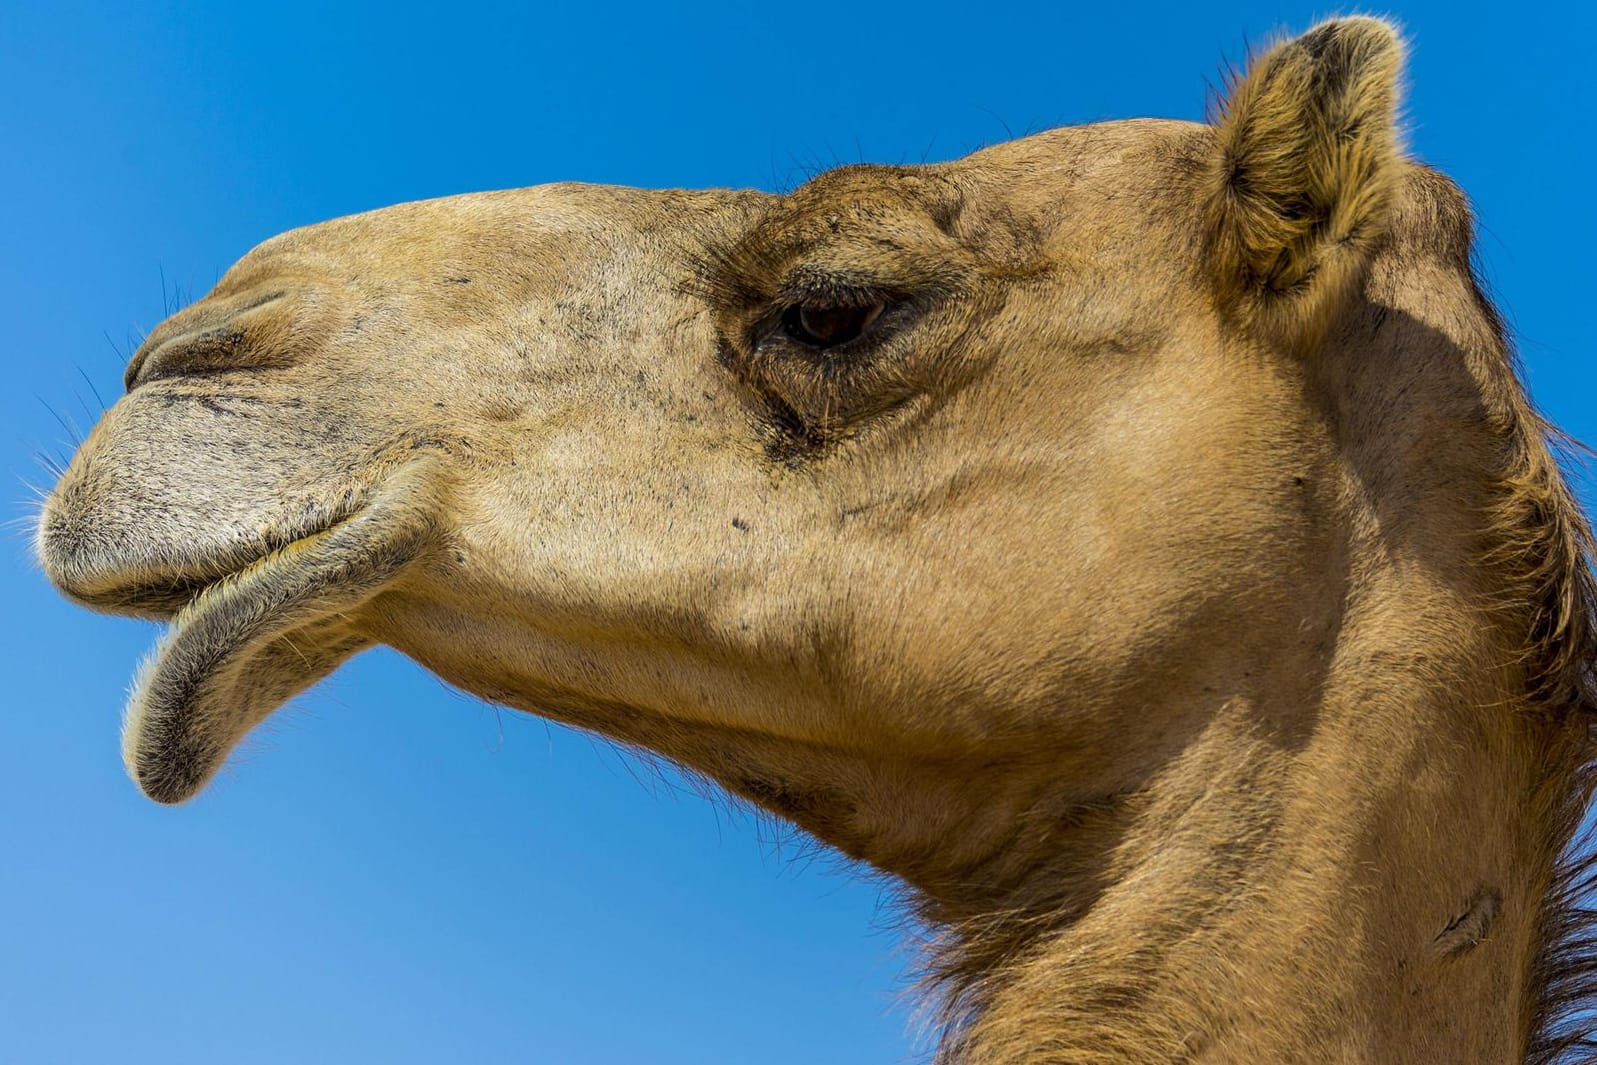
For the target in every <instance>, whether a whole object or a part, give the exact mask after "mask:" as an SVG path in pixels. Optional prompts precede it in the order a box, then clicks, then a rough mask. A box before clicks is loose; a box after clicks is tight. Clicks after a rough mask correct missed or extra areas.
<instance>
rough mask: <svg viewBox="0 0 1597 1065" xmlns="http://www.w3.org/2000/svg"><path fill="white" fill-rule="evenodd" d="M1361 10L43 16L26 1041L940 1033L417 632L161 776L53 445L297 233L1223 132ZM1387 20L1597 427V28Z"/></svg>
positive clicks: (178, 1045)
mask: <svg viewBox="0 0 1597 1065" xmlns="http://www.w3.org/2000/svg"><path fill="white" fill-rule="evenodd" d="M1330 10H1332V9H1328V8H1326V7H1323V6H1320V5H1314V6H1308V5H1301V4H1286V3H1278V4H1266V3H1231V4H1190V3H1181V4H1168V5H1162V4H1136V3H1129V2H1128V3H1116V4H1093V5H1086V6H1083V7H1081V8H1079V9H1078V8H1073V7H1071V6H1069V5H1059V4H1047V5H1042V4H1038V5H1022V6H1014V7H1005V6H1003V5H999V4H979V5H976V4H971V5H953V4H940V3H935V2H918V3H912V4H911V3H906V4H896V5H875V6H872V5H866V4H860V3H848V4H833V3H813V2H812V3H808V4H805V5H803V6H802V7H792V8H789V7H785V6H773V5H748V6H733V5H726V4H702V5H698V6H697V10H696V11H694V12H693V13H691V14H688V13H684V12H683V11H682V10H679V9H678V8H675V7H667V6H663V5H662V6H635V5H615V6H606V5H600V4H578V5H561V6H560V7H559V8H558V9H557V8H554V7H551V8H550V9H548V10H539V9H537V8H535V7H534V6H532V5H519V6H514V7H505V8H502V9H493V8H480V7H473V6H470V5H466V4H460V3H455V4H445V5H439V4H428V5H413V4H407V3H402V2H389V3H383V4H359V5H342V6H340V7H339V8H338V10H336V11H334V10H331V9H330V6H326V5H322V4H306V3H294V2H285V3H275V4H272V5H253V4H252V5H244V4H206V3H189V4H182V5H177V4H161V3H151V2H142V3H136V4H130V3H118V4H76V3H51V4H35V3H30V2H28V0H21V2H20V3H19V2H18V0H10V2H9V3H7V4H6V5H5V6H4V8H3V10H0V145H3V146H4V154H3V156H0V159H3V162H0V312H3V314H0V320H3V321H4V322H5V324H6V331H5V333H4V336H3V338H0V365H3V366H4V368H5V370H6V373H7V386H8V387H6V388H4V389H0V411H3V416H0V473H3V475H4V480H3V482H0V483H3V484H4V485H5V488H4V490H3V492H0V508H3V510H0V517H4V518H7V519H18V520H17V521H13V522H12V523H11V524H9V525H7V526H5V529H6V530H7V531H6V532H4V533H3V534H0V642H3V646H4V647H6V648H7V654H6V656H5V658H4V661H5V662H6V663H7V665H6V670H5V680H6V683H7V690H8V692H9V695H8V696H7V697H6V700H5V702H4V706H3V710H0V913H4V914H5V915H6V917H5V919H4V920H3V921H0V1065H12V1063H19V1065H21V1063H26V1065H51V1063H70V1065H83V1063H97V1062H111V1061H115V1062H118V1063H120V1065H142V1063H145V1062H150V1063H154V1062H161V1063H163V1065H189V1063H195V1065H198V1063H207V1065H209V1063H214V1062H217V1061H227V1062H236V1063H241V1065H243V1063H254V1062H261V1063H268V1062H270V1063H280V1062H285V1061H304V1062H347V1063H361V1062H381V1063H384V1065H401V1063H410V1062H417V1063H420V1062H453V1061H472V1062H484V1063H498V1062H533V1063H543V1062H548V1063H559V1065H567V1063H570V1065H612V1063H614V1065H620V1063H634V1062H643V1061H647V1062H650V1063H654V1065H671V1063H678V1062H680V1063H689V1062H691V1063H694V1065H703V1063H711V1062H725V1063H744V1062H760V1063H765V1065H782V1063H789V1062H792V1063H798V1062H806V1063H808V1062H816V1061H824V1062H830V1063H836V1065H851V1063H855V1062H858V1063H875V1065H880V1063H885V1062H895V1061H903V1060H911V1059H912V1054H913V1046H914V1043H913V1039H912V1038H911V1019H912V1018H911V1017H910V1015H909V1013H908V1012H907V1011H906V1010H905V1009H903V1008H901V1005H900V1004H899V1003H900V994H901V990H902V982H901V972H902V963H903V960H904V958H903V955H902V953H901V952H900V951H899V949H898V947H897V945H896V942H897V941H896V937H895V935H894V933H893V931H892V914H891V911H890V910H889V909H887V908H886V905H885V903H884V901H883V900H882V898H881V896H880V891H879V887H878V885H875V884H872V883H869V882H864V881H861V880H860V879H859V878H858V877H857V876H854V875H852V874H851V873H850V872H849V871H848V870H846V869H844V868H842V867H840V866H839V865H838V864H837V863H836V862H835V861H832V860H829V859H827V858H825V857H821V858H819V859H815V858H813V857H812V852H811V851H809V850H807V849H805V848H803V847H802V846H798V845H796V843H795V841H794V840H792V839H783V838H782V837H781V836H780V834H773V833H772V832H771V831H770V830H769V828H768V826H767V827H762V826H761V825H759V824H757V823H756V822H755V821H754V820H752V819H751V818H749V817H748V816H746V815H742V814H738V813H735V812H730V811H728V810H727V809H725V808H722V807H719V806H717V805H716V804H714V803H712V802H708V801H705V800H704V799H702V798H700V797H698V796H696V795H694V794H693V793H692V792H691V791H689V790H687V789H686V788H684V787H683V786H682V785H681V783H680V782H679V781H676V780H675V779H674V778H672V777H671V776H670V775H669V774H667V775H665V776H664V777H657V776H654V775H652V774H651V772H650V771H648V770H644V769H641V768H640V767H638V766H637V765H636V764H635V763H633V762H632V761H630V760H629V759H627V758H625V757H623V756H621V755H619V754H617V753H614V752H613V751H610V750H609V749H608V748H606V747H605V746H604V745H603V744H602V743H600V742H599V741H596V740H591V739H588V738H585V737H583V736H579V735H576V734H574V733H571V732H568V731H565V730H562V729H558V728H553V727H546V726H545V725H544V724H542V723H541V722H539V721H536V720H534V719H531V718H527V717H521V716H519V715H516V714H513V713H510V712H508V711H504V712H501V711H496V710H494V709H493V708H491V707H487V706H484V705H482V704H480V703H477V702H475V701H473V700H470V699H467V698H465V697H464V696H461V695H459V694H457V693H454V692H452V691H450V690H449V689H447V688H446V687H445V686H444V685H443V684H442V683H440V682H439V681H437V680H435V679H432V678H431V677H429V676H427V675H426V674H424V673H422V672H421V671H420V670H418V669H417V668H415V667H413V666H411V665H409V664H408V663H406V662H405V661H403V660H401V659H400V658H399V657H398V656H396V655H393V654H391V653H388V652H385V651H383V652H375V653H372V654H369V655H366V656H364V657H363V658H361V659H359V660H357V661H356V662H355V663H353V664H352V665H351V666H349V667H347V668H346V669H345V670H344V671H343V672H341V673H340V674H339V675H337V676H336V677H335V678H333V679H332V680H331V681H330V682H329V683H327V684H326V685H324V686H323V687H322V688H320V689H318V690H317V691H315V692H313V693H312V694H311V695H309V696H307V697H305V698H303V699H301V700H300V701H299V702H298V703H297V704H296V707H297V708H296V709H293V710H290V711H287V712H285V713H283V714H280V715H279V716H278V717H277V718H275V719H274V721H273V723H272V724H271V725H270V726H269V727H268V728H267V730H266V731H265V734H264V735H262V736H260V737H259V738H257V739H256V740H255V741H254V742H253V743H251V744H249V745H248V748H247V750H246V751H245V752H244V753H243V755H242V756H241V757H238V758H236V759H235V762H234V765H233V768H231V769H230V770H228V771H226V772H225V774H224V776H223V777H222V778H221V779H220V781H219V782H218V783H217V784H216V785H215V786H214V787H213V788H212V789H211V790H210V791H209V792H208V793H207V794H205V795H204V796H203V797H202V798H200V799H199V800H197V801H195V802H193V803H191V804H189V805H187V806H184V807H181V808H177V809H164V808H159V807H156V806H154V805H152V804H150V803H149V802H147V801H145V800H144V799H142V798H141V797H140V796H139V795H138V793H137V790H136V789H135V788H134V787H133V786H132V785H131V784H130V783H129V782H128V781H127V780H126V778H125V777H124V776H123V773H122V768H121V765H120V762H119V759H118V750H117V727H118V717H119V714H120V710H121V704H122V700H123V697H124V694H125V690H126V685H127V682H128V679H129V677H130V676H131V675H132V670H133V667H134V664H135V663H136V662H137V660H138V658H139V657H140V655H142V654H143V653H144V651H145V650H146V649H147V647H148V646H149V644H150V643H151V642H152V641H153V639H154V637H155V630H154V628H153V627H152V626H149V625H145V624H141V623H136V622H130V621H122V620H115V619H107V618H99V617H95V616H92V615H89V614H87V613H84V612H81V611H79V610H76V609H74V608H72V607H69V606H68V605H67V604H66V603H64V602H62V601H60V600H58V599H57V598H56V597H55V595H54V594H53V593H52V592H51V591H50V590H49V588H48V587H47V585H46V584H45V582H44V580H43V578H42V577H41V576H40V575H39V573H38V570H37V568H36V567H35V566H34V565H33V563H32V562H31V560H30V557H29V550H28V539H27V535H26V530H25V529H23V528H22V527H21V526H22V525H23V524H24V522H23V521H22V519H23V518H24V516H25V515H26V514H27V513H28V511H29V502H28V500H29V498H30V495H29V490H28V488H27V484H26V483H25V482H32V483H35V484H38V483H44V482H46V481H47V480H48V475H47V474H45V473H44V472H43V470H42V469H41V468H40V466H39V465H38V463H37V462H36V460H35V454H36V452H42V453H45V454H64V453H65V452H67V451H68V450H70V446H71V441H72V439H73V437H74V435H75V434H77V433H80V432H82V431H84V430H86V428H87V426H88V425H89V424H92V421H93V419H94V417H95V416H97V413H98V410H99V400H98V399H97V398H96V395H95V393H96V391H97V392H98V394H99V396H100V397H104V399H105V400H107V401H110V400H112V399H113V398H114V397H115V396H116V395H117V394H118V392H119V384H118V382H119V377H120V372H121V365H122V362H123V360H124V359H125V357H126V356H127V354H128V353H129V351H130V348H131V343H132V342H133V341H134V339H136V338H137V337H138V336H139V335H140V334H141V333H142V332H143V331H145V330H147V329H148V328H150V327H151V326H153V325H154V324H155V323H156V322H157V321H158V320H159V319H160V318H161V317H162V316H163V312H164V311H165V310H167V309H170V308H171V307H173V306H175V303H176V301H179V300H187V299H190V298H193V297H195V296H198V295H200V294H203V292H204V291H205V290H206V289H207V288H208V287H209V286H210V285H211V283H212V282H214V281H215V280H216V278H217V277H218V276H219V275H220V273H221V272H222V271H223V270H224V269H225V268H226V267H227V266H228V264H230V263H231V262H232V261H233V260H234V259H236V258H237V257H238V256H239V255H241V254H242V253H243V252H244V251H246V250H247V249H248V248H249V247H250V246H251V245H253V244H255V243H256V242H258V241H260V240H262V239H264V238H266V237H268V236H270V235H272V234H274V233H276V232H278V231H280V230H283V229H285V228H288V227H290V226H296V225H301V224H304V223H308V222H314V221H318V220H320V219H323V218H327V217H330V216H333V215H338V214H344V213H348V212H351V211H358V210H365V209H368V208H373V207H379V206H383V205H385V204H389V203H394V202H398V201H403V200H409V199H415V198H420V197H426V196H439V195H446V194H449V193H456V192H466V191H472V190H478V189H488V188H501V187H510V186H519V185H530V184H537V183H540V182H544V181H552V180H566V179H576V180H585V181H601V182H610V183H621V184H633V185H649V186H703V185H732V186H746V185H752V186H758V187H762V188H768V189H783V188H789V187H792V186H793V185H795V184H798V183H799V182H801V181H802V180H803V179H804V178H805V177H807V176H808V175H810V174H811V173H813V172H814V171H816V170H817V169H821V168H824V167H826V166H830V165H833V164H835V163H841V162H853V161H856V160H861V159H863V160H872V161H881V162H915V161H919V160H922V159H927V160H938V159H947V158H952V157H956V156H958V155H961V154H964V153H965V152H967V151H969V150H971V149H973V148H975V147H978V146H980V145H982V144H985V143H990V142H993V141H997V140H1002V139H1006V138H1007V137H1008V136H1010V135H1011V134H1015V135H1019V134H1022V133H1024V132H1027V131H1032V130H1038V129H1044V128H1047V127H1050V126H1055V125H1063V124H1072V123H1078V122H1088V121H1095V120H1099V119H1107V118H1115V117H1128V116H1134V115H1164V116H1172V117H1185V118H1198V117H1201V115H1202V112H1203V108H1204V103H1205V95H1206V93H1207V92H1208V89H1209V86H1210V85H1212V84H1215V83H1216V82H1217V81H1218V78H1217V71H1218V70H1219V68H1220V64H1221V62H1222V60H1223V59H1224V58H1231V59H1237V58H1239V57H1240V56H1241V55H1242V54H1243V52H1244V50H1245V47H1246V43H1247V42H1248V41H1249V40H1255V41H1256V40H1258V39H1260V38H1262V37H1264V36H1265V35H1267V34H1268V33H1270V32H1271V31H1272V30H1274V29H1276V28H1278V27H1282V26H1287V27H1292V28H1295V29H1301V28H1304V27H1306V26H1307V25H1309V24H1311V23H1312V22H1313V21H1315V20H1316V19H1317V18H1319V17H1320V16H1322V15H1324V14H1327V13H1328V12H1329V11H1330ZM1384 10H1385V11H1386V12H1387V13H1389V14H1391V15H1394V16H1396V17H1397V18H1398V19H1399V20H1400V21H1402V22H1403V23H1404V24H1405V25H1406V26H1407V27H1408V30H1409V32H1410V35H1411V38H1412V42H1413V52H1412V64H1411V73H1410V81H1411V85H1412V91H1411V93H1410V96H1409V115H1410V131H1411V136H1410V142H1411V145H1412V148H1413V150H1414V152H1415V153H1416V154H1417V155H1418V156H1419V157H1421V158H1423V159H1425V160H1427V161H1429V162H1431V163H1433V164H1435V165H1437V166H1440V167H1441V168H1443V169H1444V170H1446V171H1447V172H1449V173H1450V174H1452V175H1453V176H1454V177H1455V178H1457V179H1458V180H1459V181H1460V182H1461V183H1462V184H1463V186H1464V187H1465V189H1466V190H1468V192H1469V193H1470V194H1471V196H1472V197H1473V198H1474V200H1475V203H1476V205H1477V208H1478V210H1479V212H1480V215H1481V219H1482V223H1483V232H1482V239H1481V242H1480V248H1479V254H1480V258H1481V262H1482V265H1483V267H1484V270H1485V273H1486V276H1487V278H1488V280H1489V281H1490V283H1491V286H1492V289H1493V291H1494V292H1495V294H1496V296H1497V298H1498V299H1499V301H1500V303H1501V305H1502V307H1503V309H1504V310H1505V311H1506V312H1507V314H1508V315H1509V318H1510V320H1511V322H1512V323H1513V326H1514V328H1515V332H1516V336H1517V338H1518V342H1519V345H1520V349H1521V353H1522V355H1523V357H1524V360H1525V363H1526V366H1527V371H1528V374H1529V378H1530V381H1531V384H1532V387H1533V390H1534V393H1535V395H1536V397H1537V399H1538V400H1539V401H1540V402H1541V404H1542V405H1543V407H1544V408H1545V409H1546V410H1547V411H1548V413H1549V414H1550V415H1551V416H1552V417H1553V418H1554V419H1555V420H1556V421H1558V422H1560V423H1561V424H1563V425H1564V426H1565V427H1566V428H1568V429H1570V430H1571V431H1573V432H1574V433H1576V434H1577V435H1580V436H1583V437H1585V438H1587V439H1589V440H1597V407H1594V404H1593V402H1592V399H1593V396H1594V394H1597V389H1594V385H1597V371H1594V368H1593V365H1592V362H1591V359H1590V356H1591V353H1592V352H1593V351H1594V350H1597V346H1594V344H1593V340H1594V337H1593V325H1592V313H1591V312H1592V308H1593V297H1592V282H1593V274H1592V271H1591V268H1590V265H1589V263H1590V258H1591V249H1592V248H1593V247H1594V245H1597V225H1594V221H1593V213H1592V212H1591V210H1590V203H1591V191H1592V174H1593V172H1594V163H1597V160H1594V158H1593V148H1592V135H1593V130H1592V125H1591V114H1592V112H1593V108H1594V107H1597V82H1594V79H1597V74H1594V73H1593V71H1594V70H1597V65H1594V64H1593V63H1592V62H1591V58H1590V45H1591V41H1592V40H1593V39H1594V37H1597V34H1594V31H1597V16H1594V15H1593V14H1592V8H1591V7H1590V6H1588V5H1584V4H1581V5H1576V4H1574V3H1565V4H1556V3H1555V4H1549V5H1517V4H1516V5H1507V4H1499V5H1493V6H1492V7H1489V8H1488V7H1471V6H1470V5H1468V4H1458V3H1440V2H1438V3H1411V4H1401V5H1395V6H1391V7H1387V8H1385V9H1384ZM63 423H65V424H63ZM1586 498H1587V499H1588V500H1589V499H1590V498H1591V496H1590V493H1589V492H1588V493H1587V494H1586ZM794 855H797V858H796V859H795V858H794Z"/></svg>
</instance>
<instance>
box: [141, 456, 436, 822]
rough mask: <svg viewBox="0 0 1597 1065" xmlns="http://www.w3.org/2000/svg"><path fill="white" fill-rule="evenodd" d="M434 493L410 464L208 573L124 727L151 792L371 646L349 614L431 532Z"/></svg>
mask: <svg viewBox="0 0 1597 1065" xmlns="http://www.w3.org/2000/svg"><path fill="white" fill-rule="evenodd" d="M421 465H424V464H419V463H418V464H416V466H421ZM414 469H415V467H412V470H414ZM429 496H430V486H429V485H428V484H427V482H426V481H425V480H424V479H423V478H422V477H421V476H420V475H419V474H417V473H413V472H411V470H407V471H403V472H401V473H400V474H399V475H396V476H394V477H392V478H390V479H389V481H388V482H387V483H385V484H384V485H383V486H382V488H381V489H380V490H379V491H378V492H377V493H376V495H375V497H374V498H373V499H372V501H371V502H370V503H369V504H368V505H367V506H365V507H363V508H360V509H358V510H357V511H355V512H354V513H353V514H351V515H349V516H348V517H346V518H344V519H343V520H341V521H338V522H336V523H333V524H331V525H328V526H327V527H325V528H323V529H321V530H320V531H318V532H315V533H312V534H310V535H308V536H304V537H300V538H297V539H295V540H293V541H291V542H289V543H287V544H285V545H283V546H281V547H279V548H277V549H275V550H273V551H270V552H268V553H266V554H265V555H262V556H261V557H258V558H256V559H255V560H254V561H253V562H251V563H249V564H247V565H245V566H243V567H242V568H239V569H237V570H235V571H233V572H231V573H229V574H227V575H226V576H223V577H221V578H220V579H217V580H213V581H211V582H209V583H206V584H205V585H204V586H203V587H201V588H200V589H199V590H198V592H197V593H196V594H194V595H193V596H192V598H190V599H189V600H188V601H187V602H186V603H185V604H184V605H183V606H181V607H180V608H179V609H178V610H177V611H176V613H175V614H174V615H173V616H172V619H171V624H170V626H169V627H168V629H167V632H166V634H165V636H163V637H162V639H161V640H160V642H159V643H158V644H157V645H156V647H155V649H154V651H153V652H152V653H151V654H150V656H149V657H148V658H147V659H146V660H145V662H144V665H143V666H142V668H141V669H140V670H139V673H138V676H137V678H136V679H135V681H134V684H133V691H132V694H131V696H130V698H129V700H128V708H127V714H126V718H125V720H124V725H123V759H124V761H125V762H126V764H127V767H128V771H129V773H130V775H131V776H132V777H133V779H134V780H135V781H136V782H137V783H138V785H139V787H140V789H141V790H143V792H144V793H145V794H146V795H147V796H149V797H150V798H152V799H155V800H156V801H158V802H163V803H175V802H182V801H183V800H185V799H187V798H189V797H191V796H192V795H194V794H196V793H197V792H198V791H199V790H200V789H201V788H202V787H203V786H204V785H205V783H206V782H207V781H208V780H209V779H210V778H211V777H212V776H213V775H214V774H215V772H216V770H217V769H218V768H220V766H221V765H222V763H223V761H224V760H225V759H226V757H227V755H228V753H229V752H230V751H231V750H232V749H233V747H234V746H236V745H237V743H238V742H239V741H240V740H241V739H242V738H243V737H244V735H245V734H246V733H248V732H249V731H250V730H251V729H252V728H253V727H254V726H255V725H257V724H259V723H260V722H261V721H262V720H264V719H265V718H266V717H267V716H268V715H270V714H271V713H272V712H273V711H275V710H276V709H277V708H278V707H280V706H281V705H282V704H283V703H285V702H287V701H288V700H289V699H290V698H292V697H293V696H294V695H296V694H298V693H299V692H300V691H302V690H304V689H305V688H308V687H309V686H310V685H312V684H314V683H315V682H316V681H318V680H320V679H322V678H323V677H325V676H326V675H327V674H329V673H331V672H332V671H333V670H334V669H336V668H337V667H338V666H339V665H340V664H341V663H342V662H343V661H344V660H345V659H346V658H348V657H349V656H350V655H352V654H354V653H355V652H356V651H359V650H361V649H363V648H365V647H367V646H369V645H370V644H371V642H372V641H371V639H370V638H369V637H367V636H365V635H364V633H363V632H362V631H361V630H360V627H359V625H358V624H357V623H356V622H355V621H354V620H353V619H352V617H351V615H352V614H353V613H354V612H356V611H357V610H358V609H359V608H360V607H361V606H363V605H364V604H365V603H366V602H367V601H369V600H370V599H371V598H372V597H373V596H375V595H377V594H378V593H379V592H381V591H382V590H384V589H385V588H387V587H388V586H389V585H390V584H391V583H392V582H393V581H394V580H395V579H396V578H397V577H399V576H400V574H402V573H403V572H404V571H405V570H406V569H407V568H408V567H409V566H410V565H411V564H412V563H413V562H415V561H416V560H417V559H418V558H420V557H421V556H422V554H423V553H424V552H425V550H426V548H427V546H428V545H429V544H430V543H431V542H432V540H433V539H434V538H435V535H436V534H435V531H434V517H435V514H436V508H435V507H433V506H431V505H429ZM187 590H188V589H186V588H181V587H174V588H168V589H165V591H164V593H163V594H166V595H170V596H172V597H173V598H177V597H179V596H180V595H181V593H182V592H185V591H187Z"/></svg>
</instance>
